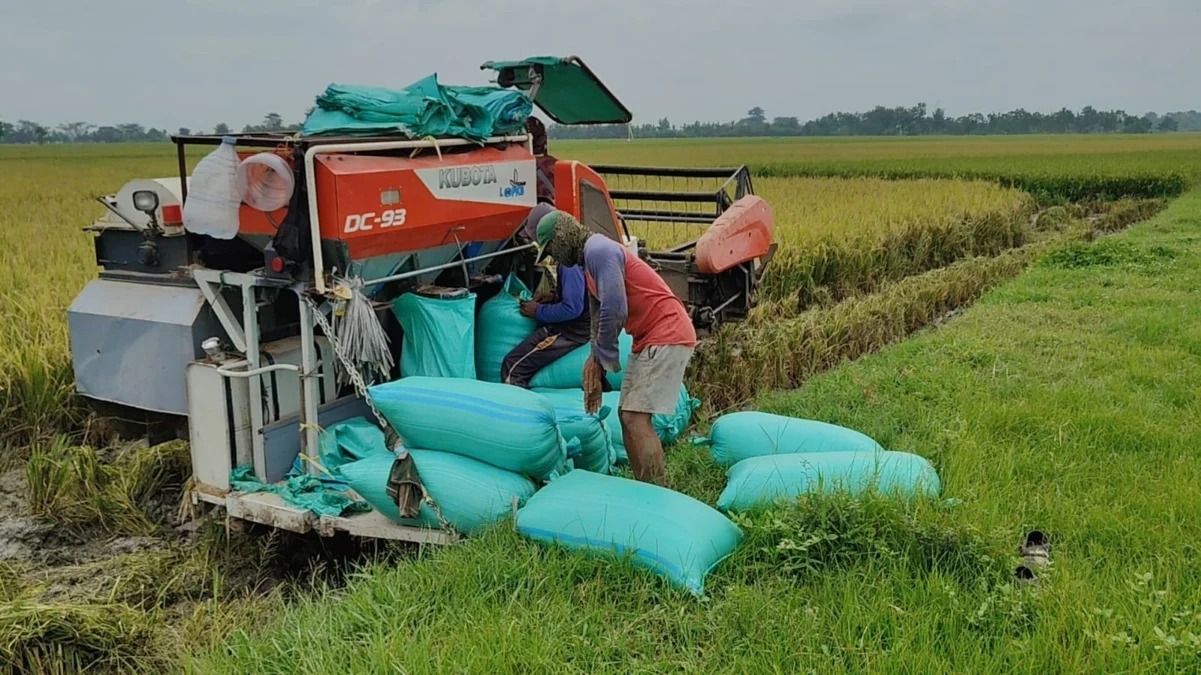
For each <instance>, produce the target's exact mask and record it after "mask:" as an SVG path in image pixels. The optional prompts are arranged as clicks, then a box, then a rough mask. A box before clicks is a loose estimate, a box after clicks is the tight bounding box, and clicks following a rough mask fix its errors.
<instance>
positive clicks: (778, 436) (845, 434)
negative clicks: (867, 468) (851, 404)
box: [703, 412, 884, 467]
mask: <svg viewBox="0 0 1201 675" xmlns="http://www.w3.org/2000/svg"><path fill="white" fill-rule="evenodd" d="M703 442H705V443H707V444H708V445H709V455H710V456H711V457H712V458H713V461H715V462H717V463H718V465H720V466H726V467H728V466H733V465H734V464H737V463H738V462H741V461H742V460H744V459H749V458H751V457H763V456H765V455H789V454H796V453H812V452H852V451H857V450H867V451H877V450H883V449H884V448H882V447H880V444H879V443H877V442H876V441H874V440H873V439H871V438H869V437H868V436H866V435H864V434H861V433H859V432H858V431H855V430H853V429H847V428H846V427H840V426H838V425H836V424H828V423H826V422H818V421H815V420H803V419H798V418H795V417H784V416H783V415H772V414H769V413H763V412H736V413H730V414H728V415H722V416H721V417H718V418H717V421H715V422H714V423H713V428H712V429H711V430H710V431H709V438H708V440H707V441H703Z"/></svg>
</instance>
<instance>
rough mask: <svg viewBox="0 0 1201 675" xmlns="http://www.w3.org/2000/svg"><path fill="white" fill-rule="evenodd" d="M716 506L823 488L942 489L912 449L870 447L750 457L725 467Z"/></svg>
mask: <svg viewBox="0 0 1201 675" xmlns="http://www.w3.org/2000/svg"><path fill="white" fill-rule="evenodd" d="M726 476H727V478H728V481H727V483H726V489H725V490H724V491H722V493H721V497H719V498H718V500H717V508H719V509H721V510H722V511H726V512H731V513H737V512H740V511H746V510H748V509H753V508H756V507H763V506H769V505H771V504H773V503H775V502H777V501H788V500H791V499H795V498H796V497H798V496H800V495H803V494H810V493H814V492H819V491H825V492H833V491H846V492H849V493H851V494H861V493H863V492H865V491H867V490H878V491H879V492H881V493H884V494H902V495H905V496H909V497H912V496H915V495H930V496H935V495H937V494H938V492H939V490H940V489H941V485H940V484H939V480H938V474H937V473H936V472H935V471H934V467H933V466H931V465H930V462H928V461H926V460H925V459H924V458H922V457H919V456H918V455H914V454H910V453H908V452H888V451H885V450H879V451H873V450H866V451H860V452H819V453H804V454H793V455H764V456H763V457H751V458H749V459H744V460H742V461H741V462H739V463H737V464H735V465H734V466H733V467H731V468H730V470H729V471H728V472H726Z"/></svg>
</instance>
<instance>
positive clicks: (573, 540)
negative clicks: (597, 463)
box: [517, 471, 742, 595]
mask: <svg viewBox="0 0 1201 675" xmlns="http://www.w3.org/2000/svg"><path fill="white" fill-rule="evenodd" d="M517 531H518V533H520V534H521V535H523V536H525V537H528V538H530V539H533V540H535V541H540V542H544V543H551V544H558V545H561V546H565V547H567V548H571V549H575V550H579V551H585V552H587V553H589V554H595V555H602V556H610V557H618V558H620V557H623V556H627V555H628V556H630V559H631V560H632V561H633V563H634V564H635V565H638V566H641V567H645V568H647V569H649V570H651V571H653V572H655V573H656V574H659V575H662V576H664V577H666V578H667V579H669V580H670V581H671V582H672V583H673V584H675V585H677V586H679V587H681V588H684V589H687V590H688V591H691V592H692V593H695V594H697V595H700V594H701V593H703V592H704V585H705V577H706V576H707V575H708V574H709V572H710V571H712V570H713V568H715V567H716V566H717V565H718V564H719V563H720V562H721V561H723V560H725V559H726V558H727V557H728V556H729V555H730V554H731V553H733V552H734V549H735V548H736V547H737V546H738V544H739V543H740V542H741V541H742V530H740V529H739V528H738V526H737V525H735V524H734V523H732V522H730V520H729V519H728V518H726V517H725V516H723V515H722V514H721V513H718V512H717V511H716V510H714V509H713V507H711V506H709V505H707V504H704V503H702V502H700V501H697V500H695V499H693V498H692V497H689V496H687V495H684V494H680V493H679V492H674V491H672V490H668V489H667V488H663V487H659V486H657V485H652V484H649V483H640V482H638V481H633V480H628V479H625V478H617V477H615V476H605V475H601V474H598V473H592V472H589V471H573V472H571V473H569V474H567V475H566V476H563V477H562V478H558V479H556V480H554V481H552V482H551V483H550V484H549V485H547V486H546V487H544V488H542V489H541V490H539V491H538V492H537V494H535V495H534V496H533V497H531V498H530V499H529V501H528V502H526V505H525V506H524V507H522V509H521V510H520V511H518V512H517Z"/></svg>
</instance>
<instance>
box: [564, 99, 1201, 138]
mask: <svg viewBox="0 0 1201 675" xmlns="http://www.w3.org/2000/svg"><path fill="white" fill-rule="evenodd" d="M1173 131H1201V113H1199V112H1197V111H1196V110H1189V111H1187V112H1175V113H1168V114H1165V115H1159V114H1157V113H1153V112H1151V113H1147V114H1145V115H1142V116H1135V115H1130V114H1127V113H1126V112H1125V111H1122V110H1097V109H1095V108H1093V107H1092V106H1086V107H1085V108H1083V109H1082V110H1080V111H1079V112H1075V111H1072V110H1068V109H1067V108H1063V109H1062V110H1060V111H1058V112H1054V113H1040V112H1029V111H1026V110H1023V109H1021V108H1019V109H1017V110H1012V111H1010V112H1007V113H989V114H987V115H985V114H982V113H972V114H970V115H963V116H960V117H951V116H949V115H947V114H946V112H945V111H944V110H943V109H942V108H935V109H934V111H933V112H930V111H929V110H928V109H927V107H926V104H925V103H919V104H917V105H915V106H913V107H909V108H906V107H895V108H886V107H884V106H876V107H875V108H872V109H871V110H869V111H866V112H856V113H848V112H837V113H830V114H828V115H825V116H823V117H819V118H817V119H812V120H809V121H807V122H803V123H802V122H801V121H800V120H799V119H798V118H796V117H775V118H773V119H771V120H770V121H769V120H768V118H767V114H766V113H765V112H764V110H763V108H760V107H754V108H751V109H750V110H749V111H747V114H746V117H743V118H742V119H740V120H738V121H734V122H691V123H687V124H680V125H677V124H674V123H673V122H672V121H671V120H669V119H667V118H666V117H665V118H663V119H661V120H659V121H658V122H657V123H654V124H639V125H630V124H615V125H596V126H563V125H551V126H550V128H549V129H548V134H549V135H550V137H551V138H559V139H587V138H630V137H633V138H714V137H723V136H728V137H746V136H922V135H936V134H937V135H952V136H954V135H999V134H1099V133H1124V134H1146V133H1153V132H1173Z"/></svg>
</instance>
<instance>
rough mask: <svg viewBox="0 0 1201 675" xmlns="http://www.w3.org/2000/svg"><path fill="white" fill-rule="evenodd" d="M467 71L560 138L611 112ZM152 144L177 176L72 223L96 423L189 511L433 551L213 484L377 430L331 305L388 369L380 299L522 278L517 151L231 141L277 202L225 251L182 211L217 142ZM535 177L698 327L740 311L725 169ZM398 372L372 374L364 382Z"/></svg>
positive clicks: (404, 533) (330, 137)
mask: <svg viewBox="0 0 1201 675" xmlns="http://www.w3.org/2000/svg"><path fill="white" fill-rule="evenodd" d="M484 68H486V69H490V70H493V71H495V72H496V75H497V80H496V81H497V84H498V85H500V86H501V87H505V88H516V89H518V90H520V91H521V92H523V94H524V95H525V96H526V97H528V98H529V101H532V103H533V105H537V106H538V107H539V108H540V109H541V110H542V111H543V112H544V113H545V114H546V115H547V116H549V117H550V118H551V119H552V120H555V121H556V122H558V123H560V124H607V123H625V122H628V121H629V120H630V119H631V115H630V113H629V111H628V110H627V109H626V108H625V106H624V105H622V104H621V102H620V101H618V100H617V98H616V97H615V96H613V94H612V93H611V92H610V91H609V90H608V89H607V88H606V87H605V86H604V85H603V84H602V83H601V82H600V81H599V79H597V78H596V77H595V75H594V74H593V73H592V71H591V70H589V69H588V67H587V66H586V65H584V63H583V62H582V61H581V60H580V59H578V58H576V57H569V58H557V57H554V58H552V57H539V58H533V59H527V60H524V61H514V62H504V63H493V62H489V63H487V64H484ZM528 109H529V103H528V102H527V103H526V110H527V111H528ZM523 119H524V118H523ZM172 140H173V141H174V143H175V145H176V150H177V156H178V165H179V175H178V176H177V177H172V178H160V179H155V180H136V181H132V182H130V183H129V184H127V185H126V186H124V187H123V188H122V189H121V190H120V191H119V192H118V193H116V194H115V195H111V196H108V197H102V198H100V201H101V202H102V203H103V204H104V208H105V211H104V214H103V217H101V218H100V219H98V220H97V221H96V222H95V223H93V224H92V225H91V226H90V227H89V228H88V229H89V230H91V231H93V232H94V233H95V235H96V236H95V247H96V262H97V264H98V265H99V267H100V268H101V271H100V273H99V277H98V278H97V279H95V280H94V281H92V282H91V283H89V284H88V285H87V286H86V287H85V288H84V290H83V291H82V292H81V293H80V294H79V295H78V296H77V298H76V299H75V301H74V302H73V303H72V305H71V307H70V309H69V311H68V323H69V330H70V337H71V350H72V360H73V364H74V370H75V377H76V388H77V391H78V392H79V393H80V394H81V395H82V396H83V397H85V398H86V399H88V400H89V401H90V402H92V403H94V404H95V406H96V407H97V408H99V409H100V412H101V413H102V414H105V415H106V416H109V417H113V418H116V419H119V420H124V421H127V422H133V423H135V424H137V425H139V426H144V427H145V428H146V429H148V430H150V431H151V432H152V435H157V436H160V437H162V436H169V435H172V434H174V435H178V436H180V437H182V438H186V439H188V440H189V441H190V444H191V454H192V464H193V474H194V479H195V480H194V486H195V489H194V492H193V495H194V500H195V501H197V502H206V503H210V504H215V505H220V506H223V507H224V508H225V509H226V510H227V512H228V515H230V516H231V517H234V518H240V519H244V520H248V521H253V522H258V523H263V524H268V525H271V526H274V527H280V528H284V529H288V530H292V531H297V532H306V531H310V530H317V531H319V532H320V533H321V534H325V535H329V534H332V533H334V532H336V531H347V532H350V533H352V534H355V535H362V536H373V537H384V538H392V539H403V540H412V541H448V540H449V539H450V538H451V537H450V535H449V534H448V533H446V532H443V531H431V530H424V529H419V528H415V527H408V526H404V525H401V524H398V523H395V522H392V521H390V520H388V519H387V518H385V517H384V516H383V515H381V514H379V513H378V512H375V511H371V512H368V513H362V514H355V515H349V516H329V515H317V514H315V513H313V512H311V511H308V510H305V509H304V508H301V507H298V506H295V505H292V504H289V503H288V502H286V500H284V499H283V498H282V497H281V496H280V495H278V494H276V493H274V492H271V491H265V492H246V491H242V490H239V489H237V488H236V486H235V485H234V484H233V482H232V481H231V473H232V472H234V470H235V469H237V468H238V467H243V466H249V467H251V470H252V473H253V476H254V478H255V479H257V480H258V481H260V482H261V483H263V484H265V485H273V484H278V483H280V482H281V481H284V480H285V479H286V478H287V477H288V476H289V475H295V474H296V472H297V471H301V472H307V473H309V474H310V475H313V476H317V477H320V476H321V472H322V467H321V466H320V465H319V462H317V461H315V460H314V458H316V457H318V456H319V448H320V436H319V433H320V429H322V428H326V427H328V426H330V425H332V424H334V423H337V422H340V421H344V420H347V419H350V418H353V417H359V416H361V417H366V418H368V419H372V418H373V416H375V411H374V409H373V406H371V402H370V400H369V399H368V398H367V396H366V383H365V382H364V379H365V378H368V379H369V378H370V376H368V375H365V374H364V373H362V372H359V371H358V370H356V369H355V368H354V367H353V365H352V364H350V363H349V361H348V359H347V358H346V357H345V353H344V352H345V349H344V346H345V342H346V340H345V338H344V335H343V331H344V328H343V326H344V325H345V324H346V323H347V322H346V321H345V320H344V319H345V317H343V316H342V314H341V310H342V309H344V308H345V307H346V299H347V297H351V296H352V295H353V294H356V293H357V294H361V295H362V296H365V298H367V299H368V300H369V303H370V307H371V311H372V314H373V316H374V317H375V319H376V320H377V321H378V322H379V324H380V326H379V327H380V329H381V330H382V332H383V333H384V334H386V335H387V337H388V340H387V342H388V345H389V347H388V348H389V349H390V350H391V354H390V355H389V358H388V359H387V361H388V362H390V363H392V364H400V363H401V360H402V359H401V358H400V350H401V345H402V343H403V339H402V338H403V335H402V330H401V328H400V326H399V323H398V322H397V320H396V318H395V317H394V315H393V312H392V311H391V307H392V302H393V301H394V300H396V299H397V298H399V297H400V296H402V295H404V294H407V293H415V294H418V295H424V296H432V297H462V296H465V295H466V294H467V293H469V292H471V293H475V294H476V295H477V298H478V300H479V301H481V302H482V301H483V300H485V299H487V298H488V297H490V295H492V294H494V293H496V292H497V291H498V290H499V287H500V281H501V277H502V275H503V274H505V273H507V272H509V271H516V272H518V273H520V274H524V275H526V277H527V278H528V279H531V280H533V279H534V277H535V276H536V275H537V271H536V268H535V267H534V265H533V263H534V258H535V256H534V255H533V251H532V245H529V244H524V245H523V244H520V243H519V242H518V241H517V238H516V237H515V234H516V233H517V231H518V230H519V228H520V227H521V225H522V223H523V221H524V219H525V217H526V216H527V215H528V213H529V211H530V209H531V208H533V207H534V206H535V203H536V191H535V189H534V186H535V185H536V181H537V180H538V165H537V162H536V158H535V156H534V154H533V146H532V143H531V139H530V137H529V136H528V135H527V134H525V133H523V132H509V133H505V134H499V135H492V136H489V137H487V138H483V139H478V138H466V137H463V136H461V135H446V136H443V137H436V138H429V137H418V138H414V137H409V136H406V135H397V134H395V133H393V134H389V135H384V134H380V133H374V134H362V135H347V134H333V133H320V134H317V133H314V134H306V133H303V132H302V133H248V134H235V135H234V140H235V143H236V150H237V154H238V156H239V158H240V159H241V160H243V161H244V160H246V159H248V158H250V157H251V156H253V155H256V154H259V153H271V154H274V155H275V156H276V157H277V158H278V160H276V159H275V158H272V162H273V163H274V164H275V165H276V166H280V165H281V164H282V165H286V171H288V172H290V173H291V178H292V180H291V181H289V184H290V185H294V190H292V192H291V196H290V198H289V199H287V200H286V204H285V205H283V206H281V207H279V208H275V209H273V210H269V211H264V210H259V209H256V208H253V207H251V206H250V205H248V204H242V205H241V206H240V207H239V208H238V211H237V221H238V222H237V227H236V236H234V237H233V238H231V239H217V238H213V237H211V236H207V235H201V234H195V233H192V232H189V231H186V230H185V228H184V227H183V224H184V222H183V221H184V219H183V217H182V213H183V206H184V205H185V204H186V203H187V199H188V192H189V188H190V186H191V183H190V177H189V173H188V155H187V151H188V149H189V148H196V147H197V146H210V147H212V146H218V145H220V144H221V143H222V142H223V137H222V136H216V135H180V136H174V137H173V138H172ZM551 173H552V174H553V175H552V176H550V178H551V180H552V181H553V183H554V204H555V206H556V207H557V208H559V209H561V210H563V211H566V212H568V213H571V214H572V215H573V216H575V217H576V218H578V219H579V220H580V221H581V222H582V223H584V224H585V225H587V226H588V227H590V228H592V229H593V230H595V231H596V232H599V233H602V234H604V235H605V236H609V237H612V238H614V239H615V240H617V241H619V242H621V243H623V244H625V245H627V246H629V247H631V248H634V249H636V250H637V251H638V253H639V255H641V256H642V257H644V259H646V260H648V261H649V262H650V263H651V264H652V265H653V266H655V267H656V268H657V269H658V271H659V272H660V274H661V275H662V276H663V277H664V279H665V280H666V281H667V282H668V284H669V285H670V287H671V288H672V289H673V291H674V292H675V293H676V294H677V295H679V297H680V298H681V299H682V300H683V301H684V302H685V304H686V305H687V306H688V308H689V311H690V313H691V316H692V318H693V321H694V323H695V324H696V326H697V328H698V329H699V330H700V331H701V332H702V333H703V332H705V331H707V330H710V329H712V328H713V327H715V326H716V325H718V324H720V323H721V322H723V321H727V320H736V319H738V318H741V317H743V316H745V315H746V313H747V312H748V311H749V310H750V308H751V307H752V305H753V303H754V297H755V290H756V287H757V285H758V282H759V280H760V279H761V277H762V274H763V271H764V269H765V267H766V265H767V263H768V261H769V260H770V259H771V256H772V254H773V252H774V250H775V244H773V243H772V238H771V210H770V208H769V207H768V205H767V204H766V203H765V202H764V201H763V200H762V199H760V198H758V197H756V196H755V195H754V194H753V190H752V184H751V176H750V174H749V172H748V171H747V170H746V168H745V167H739V168H736V169H648V168H640V167H623V166H604V167H598V166H593V167H589V166H587V165H585V164H583V163H581V162H578V161H567V160H561V161H557V162H556V163H555V164H554V166H553V170H552V171H551ZM606 180H608V181H610V182H606ZM704 183H707V187H697V186H698V185H701V184H704ZM403 375H404V373H403V372H400V368H399V366H392V367H391V370H390V372H387V373H382V374H377V375H376V376H375V377H374V379H375V380H377V381H382V380H384V379H395V378H397V377H400V376H403ZM377 418H378V417H377ZM381 426H383V424H382V421H381Z"/></svg>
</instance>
